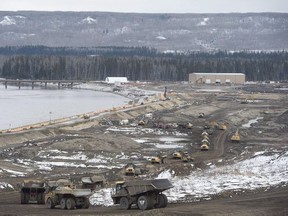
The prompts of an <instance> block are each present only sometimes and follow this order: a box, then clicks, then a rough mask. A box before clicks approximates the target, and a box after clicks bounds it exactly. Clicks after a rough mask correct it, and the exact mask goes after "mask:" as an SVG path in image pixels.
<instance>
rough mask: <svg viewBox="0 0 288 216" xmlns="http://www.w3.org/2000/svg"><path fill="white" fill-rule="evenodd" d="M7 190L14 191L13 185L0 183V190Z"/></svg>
mask: <svg viewBox="0 0 288 216" xmlns="http://www.w3.org/2000/svg"><path fill="white" fill-rule="evenodd" d="M5 188H12V189H14V188H13V186H12V185H10V184H8V183H6V182H0V189H5Z"/></svg>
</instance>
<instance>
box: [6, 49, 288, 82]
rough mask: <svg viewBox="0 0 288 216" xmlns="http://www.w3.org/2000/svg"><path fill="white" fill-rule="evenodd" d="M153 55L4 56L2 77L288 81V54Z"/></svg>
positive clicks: (199, 53)
mask: <svg viewBox="0 0 288 216" xmlns="http://www.w3.org/2000/svg"><path fill="white" fill-rule="evenodd" d="M150 54H151V55H150ZM150 54H147V53H146V54H145V55H125V54H122V55H118V56H116V55H114V56H113V55H110V54H109V55H101V56H100V55H91V56H86V55H85V56H72V55H66V56H61V55H60V56H59V55H53V56H51V55H49V56H48V55H12V56H4V55H2V56H1V57H0V77H2V78H12V79H77V80H104V79H105V78H106V77H107V76H125V77H128V79H129V80H131V81H135V80H141V81H144V80H145V81H151V80H162V81H185V80H188V74H189V73H193V72H207V73H245V74H246V79H247V80H248V81H263V80H274V81H284V80H288V52H273V53H263V52H258V53H247V52H237V53H228V52H216V53H206V52H205V53H201V52H195V53H190V54H187V55H183V54H182V55H180V54H178V55H175V54H174V55H172V54H169V55H168V54H166V55H164V54H156V53H154V52H151V53H150Z"/></svg>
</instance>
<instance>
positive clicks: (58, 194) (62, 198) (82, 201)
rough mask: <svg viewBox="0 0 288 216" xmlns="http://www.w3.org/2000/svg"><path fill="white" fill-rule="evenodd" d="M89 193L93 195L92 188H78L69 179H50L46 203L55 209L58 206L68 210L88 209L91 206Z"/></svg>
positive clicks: (48, 206)
mask: <svg viewBox="0 0 288 216" xmlns="http://www.w3.org/2000/svg"><path fill="white" fill-rule="evenodd" d="M89 195H91V190H90V189H76V186H75V185H74V184H73V183H72V182H70V181H69V180H58V181H50V182H48V192H47V194H46V195H45V203H46V205H47V208H49V209H54V208H55V207H56V206H60V208H61V209H68V210H72V209H74V208H77V209H80V208H83V209H87V208H89V206H90V202H89V198H88V196H89Z"/></svg>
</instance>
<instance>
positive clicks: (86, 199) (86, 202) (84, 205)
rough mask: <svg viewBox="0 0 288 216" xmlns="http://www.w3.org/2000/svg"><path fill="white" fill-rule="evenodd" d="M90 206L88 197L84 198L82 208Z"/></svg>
mask: <svg viewBox="0 0 288 216" xmlns="http://www.w3.org/2000/svg"><path fill="white" fill-rule="evenodd" d="M89 207H90V202H89V199H88V198H86V197H85V198H84V204H83V206H82V208H83V209H88V208H89Z"/></svg>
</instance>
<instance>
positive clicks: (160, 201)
mask: <svg viewBox="0 0 288 216" xmlns="http://www.w3.org/2000/svg"><path fill="white" fill-rule="evenodd" d="M165 197H166V196H165V195H164V194H158V195H157V200H158V202H157V203H156V204H155V206H154V207H155V208H164V207H166V206H167V204H166V206H165V203H166V200H167V197H166V200H165Z"/></svg>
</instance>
